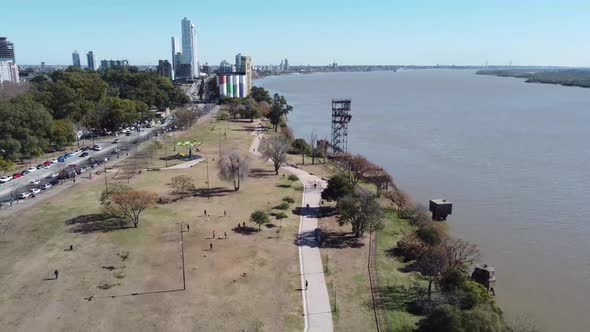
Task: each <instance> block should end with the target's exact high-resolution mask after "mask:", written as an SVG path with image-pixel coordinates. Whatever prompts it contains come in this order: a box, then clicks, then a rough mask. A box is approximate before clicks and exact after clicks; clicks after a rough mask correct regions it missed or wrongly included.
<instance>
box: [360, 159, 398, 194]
mask: <svg viewBox="0 0 590 332" xmlns="http://www.w3.org/2000/svg"><path fill="white" fill-rule="evenodd" d="M365 177H366V180H367V182H369V183H372V184H374V185H375V190H376V193H377V197H381V194H382V193H383V191H384V190H387V189H389V187H390V186H391V187H395V185H394V183H393V177H392V176H391V175H389V173H387V172H386V171H385V170H384V169H383V168H380V167H376V166H375V167H374V168H373V169H372V170H369V171H368V174H367V175H366V176H365Z"/></svg>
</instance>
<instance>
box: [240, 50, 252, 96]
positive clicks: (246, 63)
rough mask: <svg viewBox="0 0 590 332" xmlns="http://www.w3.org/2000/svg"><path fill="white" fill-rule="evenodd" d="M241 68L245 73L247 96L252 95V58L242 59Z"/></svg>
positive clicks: (245, 57) (244, 57) (243, 57)
mask: <svg viewBox="0 0 590 332" xmlns="http://www.w3.org/2000/svg"><path fill="white" fill-rule="evenodd" d="M240 63H241V66H242V69H243V72H244V76H245V77H244V88H245V96H249V95H250V91H251V90H252V57H250V56H245V55H243V56H242V57H241V61H240Z"/></svg>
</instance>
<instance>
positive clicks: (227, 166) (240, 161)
mask: <svg viewBox="0 0 590 332" xmlns="http://www.w3.org/2000/svg"><path fill="white" fill-rule="evenodd" d="M217 167H218V168H219V177H220V178H221V179H222V180H224V181H228V182H229V181H231V182H233V185H234V189H235V190H236V191H238V190H240V180H243V179H245V178H246V176H248V168H249V167H248V159H247V158H246V157H242V156H240V155H239V154H238V153H236V152H230V153H228V154H226V155H225V156H223V157H222V158H221V159H219V161H218V162H217Z"/></svg>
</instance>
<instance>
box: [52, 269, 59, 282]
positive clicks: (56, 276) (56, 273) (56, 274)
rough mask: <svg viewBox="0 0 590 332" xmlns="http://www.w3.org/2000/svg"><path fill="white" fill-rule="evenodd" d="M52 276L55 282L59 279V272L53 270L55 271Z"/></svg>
mask: <svg viewBox="0 0 590 332" xmlns="http://www.w3.org/2000/svg"><path fill="white" fill-rule="evenodd" d="M53 274H54V275H55V280H57V278H58V277H59V271H58V270H57V269H55V271H53Z"/></svg>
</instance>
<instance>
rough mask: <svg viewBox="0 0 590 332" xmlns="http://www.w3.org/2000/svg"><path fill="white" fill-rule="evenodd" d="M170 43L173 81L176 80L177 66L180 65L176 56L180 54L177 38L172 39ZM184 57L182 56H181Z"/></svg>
mask: <svg viewBox="0 0 590 332" xmlns="http://www.w3.org/2000/svg"><path fill="white" fill-rule="evenodd" d="M170 43H171V44H172V45H171V46H172V58H171V59H170V61H172V79H174V74H175V71H176V65H177V64H178V63H177V62H176V61H177V59H176V54H177V53H178V52H177V51H176V49H177V48H178V45H177V44H176V37H170ZM181 56H182V54H181Z"/></svg>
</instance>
